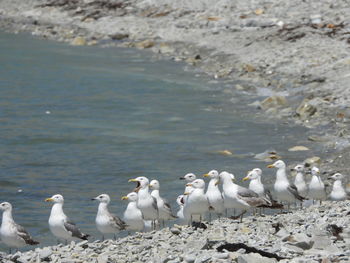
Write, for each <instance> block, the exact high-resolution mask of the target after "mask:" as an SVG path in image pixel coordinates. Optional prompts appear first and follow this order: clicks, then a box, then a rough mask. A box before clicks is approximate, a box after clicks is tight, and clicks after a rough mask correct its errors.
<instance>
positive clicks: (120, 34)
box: [109, 33, 129, 40]
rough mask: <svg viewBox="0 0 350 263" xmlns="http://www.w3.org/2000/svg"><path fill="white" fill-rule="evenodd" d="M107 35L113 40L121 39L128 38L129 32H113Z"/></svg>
mask: <svg viewBox="0 0 350 263" xmlns="http://www.w3.org/2000/svg"><path fill="white" fill-rule="evenodd" d="M109 37H110V38H111V39H113V40H122V39H124V38H128V37H129V34H125V33H115V34H113V35H109Z"/></svg>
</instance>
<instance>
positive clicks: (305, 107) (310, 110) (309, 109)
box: [296, 99, 317, 119]
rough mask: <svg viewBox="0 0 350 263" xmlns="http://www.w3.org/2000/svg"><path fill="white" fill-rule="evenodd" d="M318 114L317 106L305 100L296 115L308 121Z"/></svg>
mask: <svg viewBox="0 0 350 263" xmlns="http://www.w3.org/2000/svg"><path fill="white" fill-rule="evenodd" d="M316 112H317V108H316V106H314V105H312V104H311V103H310V101H309V100H308V99H305V100H303V101H302V102H301V103H300V105H299V106H298V108H297V109H296V113H297V114H298V116H299V117H300V118H301V119H307V118H308V117H311V116H312V115H314V114H315V113H316Z"/></svg>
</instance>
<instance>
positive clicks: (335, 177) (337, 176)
mask: <svg viewBox="0 0 350 263" xmlns="http://www.w3.org/2000/svg"><path fill="white" fill-rule="evenodd" d="M329 178H330V179H333V180H342V179H344V175H342V174H341V173H335V174H333V175H332V176H330V177H329Z"/></svg>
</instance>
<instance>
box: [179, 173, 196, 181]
mask: <svg viewBox="0 0 350 263" xmlns="http://www.w3.org/2000/svg"><path fill="white" fill-rule="evenodd" d="M180 180H185V181H186V182H193V181H194V180H196V175H195V174H194V173H188V174H185V176H183V177H180Z"/></svg>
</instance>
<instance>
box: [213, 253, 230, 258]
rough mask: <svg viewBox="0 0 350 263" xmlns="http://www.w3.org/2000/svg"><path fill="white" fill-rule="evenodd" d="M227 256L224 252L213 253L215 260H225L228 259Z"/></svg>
mask: <svg viewBox="0 0 350 263" xmlns="http://www.w3.org/2000/svg"><path fill="white" fill-rule="evenodd" d="M229 256H230V255H229V254H228V253H226V252H224V253H214V254H213V258H217V259H226V258H229Z"/></svg>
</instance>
